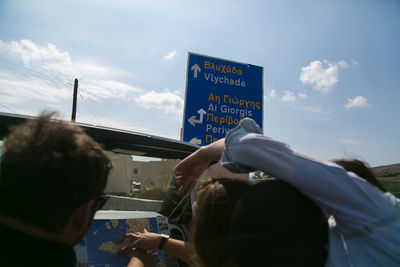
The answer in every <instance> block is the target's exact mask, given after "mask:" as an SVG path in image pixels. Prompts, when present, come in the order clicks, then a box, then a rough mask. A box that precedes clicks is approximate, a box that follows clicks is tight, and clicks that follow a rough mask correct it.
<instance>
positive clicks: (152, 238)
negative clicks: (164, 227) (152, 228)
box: [121, 229, 195, 264]
mask: <svg viewBox="0 0 400 267" xmlns="http://www.w3.org/2000/svg"><path fill="white" fill-rule="evenodd" d="M160 242H161V235H160V234H157V233H151V232H148V231H147V230H146V229H144V231H143V233H128V234H126V235H125V240H124V245H123V247H122V249H121V250H123V251H132V250H135V249H139V250H142V251H149V250H155V249H159V245H160ZM162 251H164V252H167V253H169V254H172V255H174V256H176V257H178V258H179V259H181V260H182V261H184V262H186V263H188V264H193V260H194V254H195V253H194V249H193V246H192V244H191V243H188V242H184V241H182V240H178V239H174V238H169V239H168V240H167V241H166V242H165V244H164V246H163V247H162Z"/></svg>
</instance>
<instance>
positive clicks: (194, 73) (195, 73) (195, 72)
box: [190, 64, 201, 78]
mask: <svg viewBox="0 0 400 267" xmlns="http://www.w3.org/2000/svg"><path fill="white" fill-rule="evenodd" d="M190 70H192V71H193V77H195V78H197V72H201V68H200V67H199V65H197V64H194V65H193V66H192V67H191V68H190Z"/></svg>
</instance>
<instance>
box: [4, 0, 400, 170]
mask: <svg viewBox="0 0 400 267" xmlns="http://www.w3.org/2000/svg"><path fill="white" fill-rule="evenodd" d="M399 14H400V2H399V1H389V0H388V1H386V0H385V1H379V0H377V1H372V0H364V1H317V0H316V1H232V0H231V1H128V0H126V1H122V0H114V1H101V0H87V1H60V0H59V1H49V0H40V1H39V0H38V1H33V0H32V1H30V0H28V1H26V0H24V1H22V0H1V1H0V112H12V113H21V114H29V115H35V114H38V112H40V111H42V110H43V109H50V110H57V111H59V113H60V114H61V117H62V118H65V119H69V118H70V116H71V115H70V114H71V103H72V90H73V86H72V83H73V81H74V79H75V78H78V79H79V91H80V94H81V96H79V97H78V113H77V121H80V122H86V123H92V124H98V125H105V126H109V127H115V128H122V129H128V130H134V131H140V132H145V133H150V134H154V135H159V136H165V137H170V138H174V139H179V133H180V128H181V126H182V117H183V105H184V96H185V82H186V65H187V54H188V52H195V53H200V54H205V55H210V56H215V57H219V58H225V59H230V60H234V61H239V62H246V63H250V64H254V65H258V66H263V67H264V98H265V100H264V133H265V134H266V135H268V136H271V137H273V138H275V139H278V140H281V141H284V142H287V143H288V144H289V145H291V146H292V148H294V149H295V150H298V151H300V152H302V153H305V154H308V155H310V156H313V157H316V158H319V159H322V160H328V159H332V158H342V157H356V158H358V159H362V160H365V161H367V162H368V163H370V164H371V165H372V166H378V165H385V164H392V163H399V162H400V119H399V118H400V104H399V100H400V75H399V74H400V67H399V62H400V51H399V47H400V30H399V29H400V16H399ZM82 98H83V99H82Z"/></svg>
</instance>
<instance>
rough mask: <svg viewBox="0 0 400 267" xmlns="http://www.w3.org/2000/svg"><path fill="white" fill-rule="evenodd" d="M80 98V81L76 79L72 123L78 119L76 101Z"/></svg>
mask: <svg viewBox="0 0 400 267" xmlns="http://www.w3.org/2000/svg"><path fill="white" fill-rule="evenodd" d="M77 98H78V79H75V83H74V98H73V100H72V116H71V121H75V118H76V101H77Z"/></svg>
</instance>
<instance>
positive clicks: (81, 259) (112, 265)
mask: <svg viewBox="0 0 400 267" xmlns="http://www.w3.org/2000/svg"><path fill="white" fill-rule="evenodd" d="M144 228H146V229H147V230H148V231H150V232H155V233H165V234H169V228H168V221H167V218H166V217H161V216H160V217H155V218H139V219H111V220H94V221H93V223H92V226H91V227H90V229H89V231H88V232H87V234H86V236H85V237H84V238H83V239H82V240H81V242H80V243H79V244H77V245H76V246H75V252H76V256H77V262H78V266H82V267H83V266H85V267H86V266H87V267H125V266H127V264H128V262H129V259H128V257H126V256H124V255H118V251H119V249H120V246H121V244H122V240H123V237H124V235H125V234H126V233H128V232H142V231H143V229H144ZM157 253H158V255H157V259H156V262H157V264H156V265H155V266H179V265H178V262H177V260H176V258H175V257H173V256H171V255H168V254H166V253H163V252H162V251H157Z"/></svg>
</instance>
